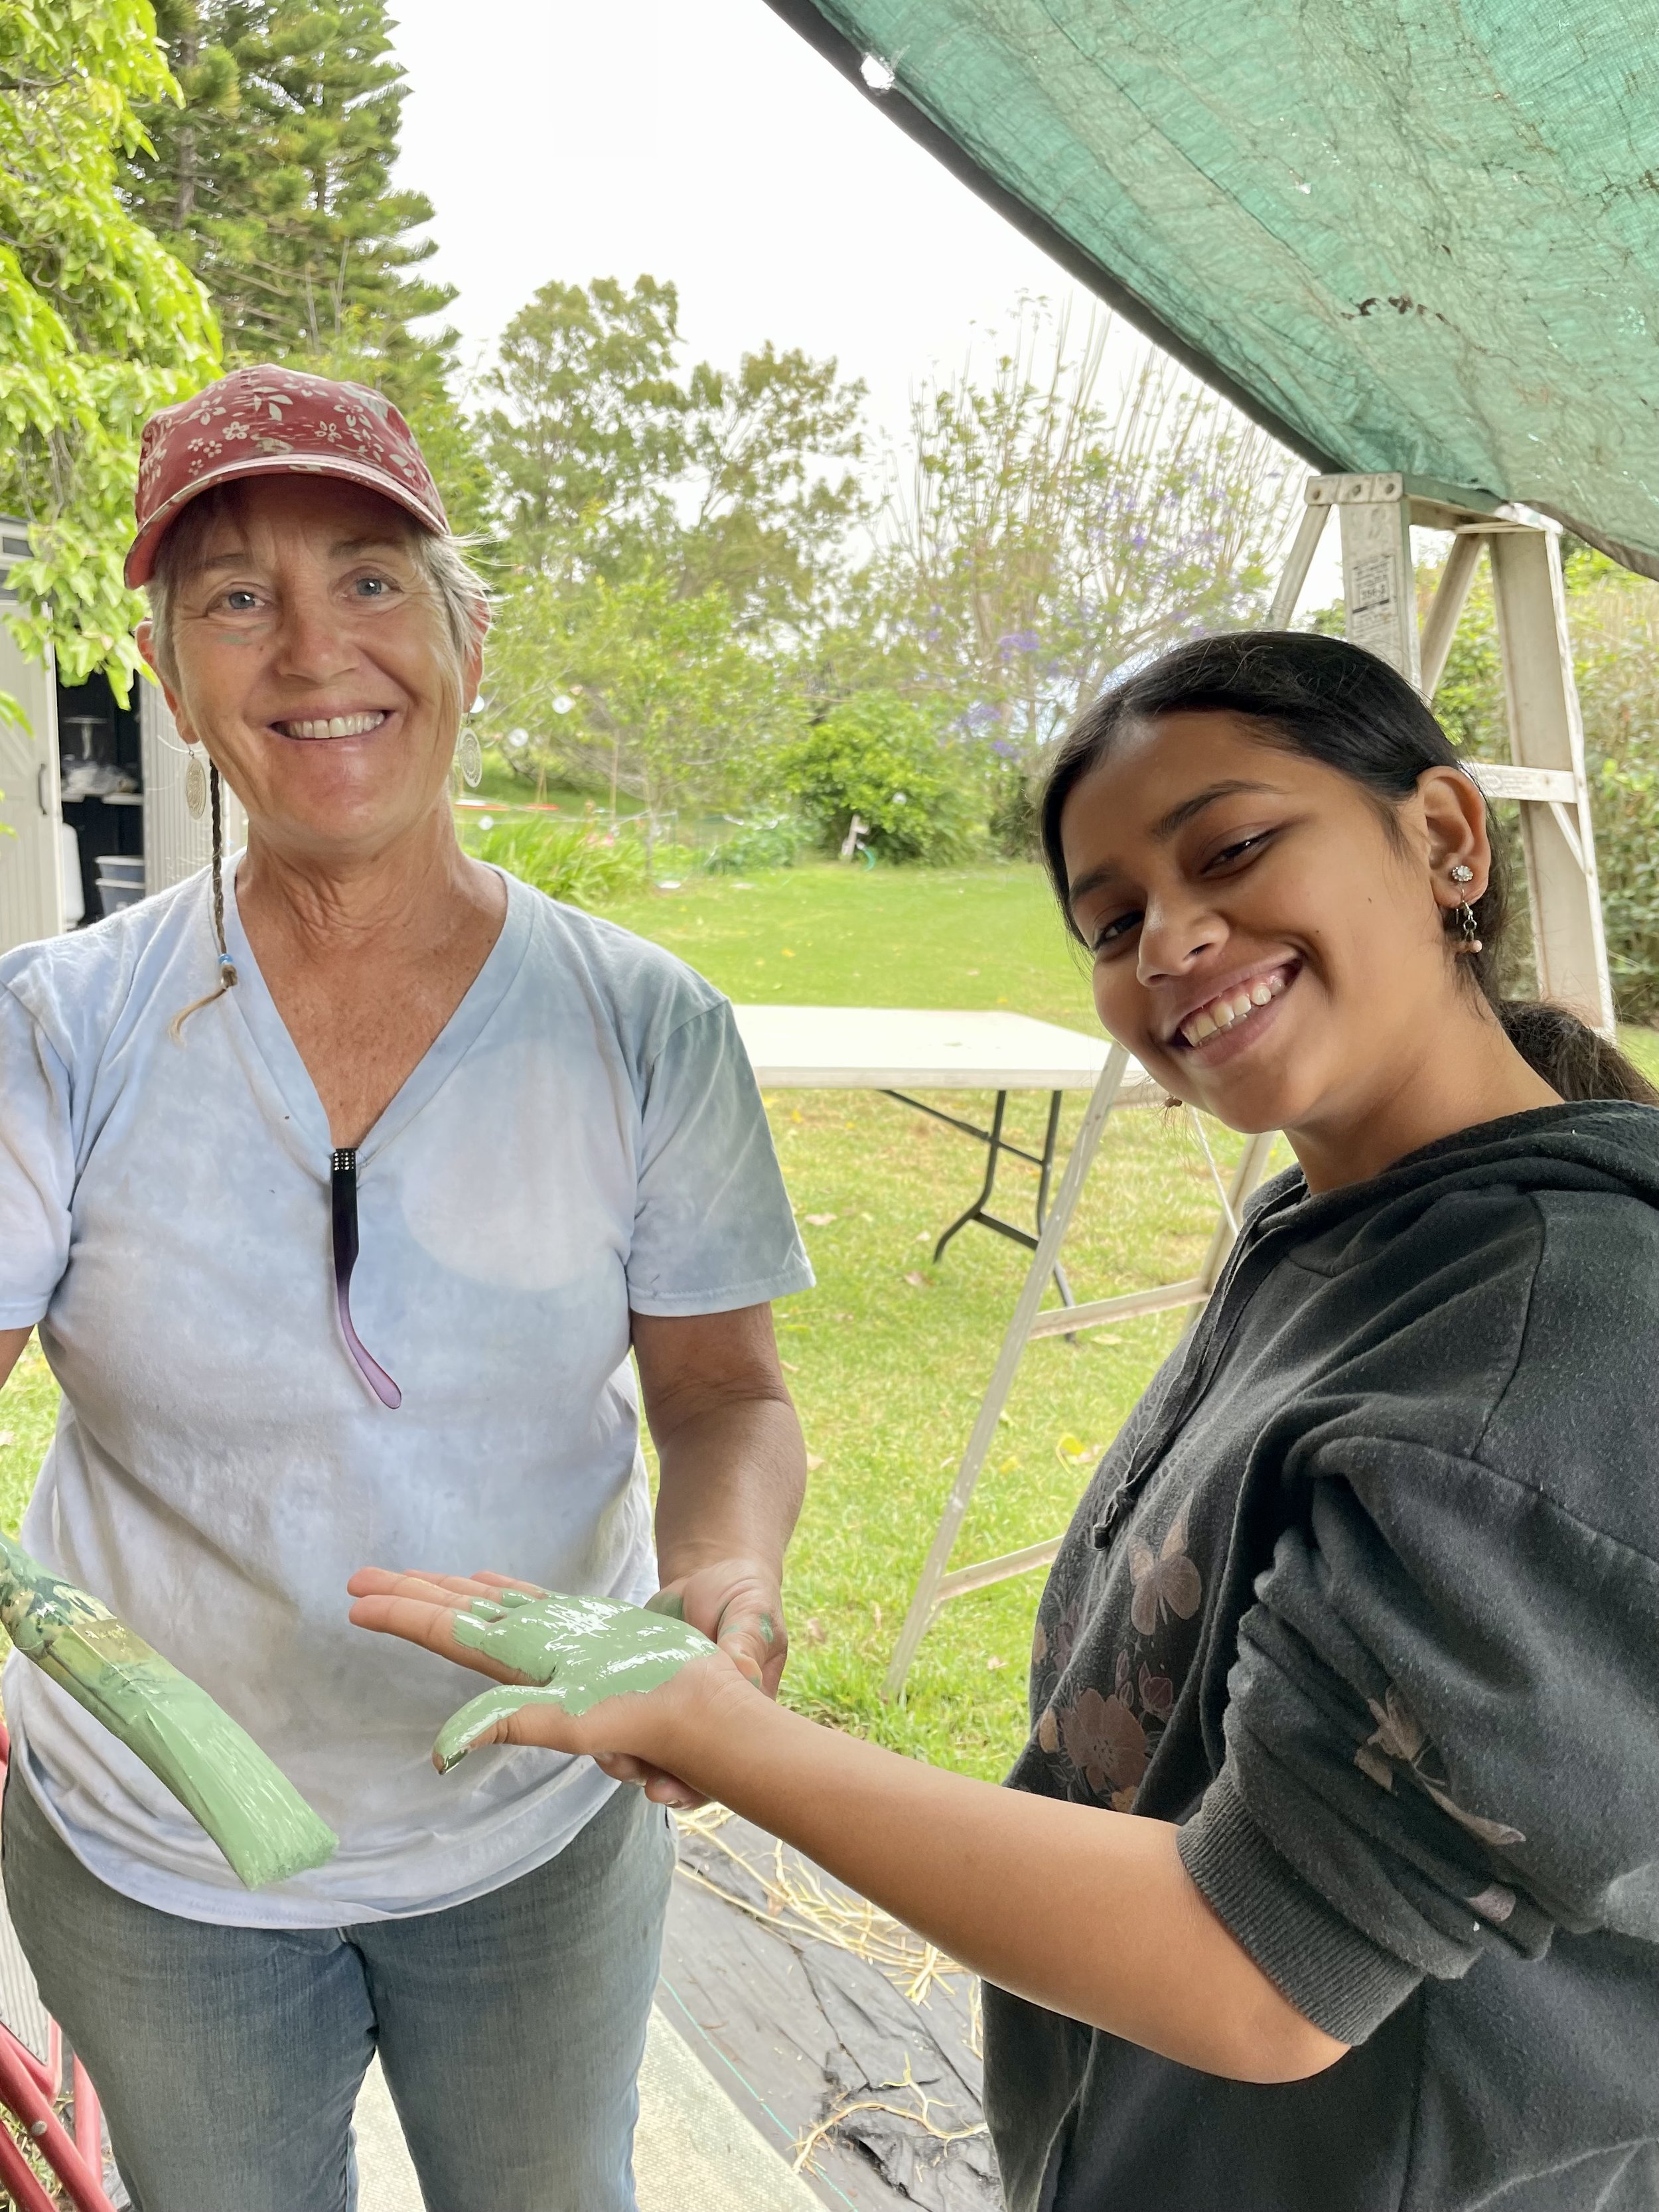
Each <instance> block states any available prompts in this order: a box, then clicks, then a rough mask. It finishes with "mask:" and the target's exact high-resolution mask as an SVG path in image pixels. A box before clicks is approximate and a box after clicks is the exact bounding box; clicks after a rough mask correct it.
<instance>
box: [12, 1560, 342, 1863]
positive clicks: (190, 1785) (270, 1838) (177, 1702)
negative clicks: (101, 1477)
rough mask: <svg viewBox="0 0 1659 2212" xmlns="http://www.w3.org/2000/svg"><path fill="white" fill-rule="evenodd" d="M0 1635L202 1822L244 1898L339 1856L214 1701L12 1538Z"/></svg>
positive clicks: (289, 1787)
mask: <svg viewBox="0 0 1659 2212" xmlns="http://www.w3.org/2000/svg"><path fill="white" fill-rule="evenodd" d="M0 1623H3V1624H4V1626H5V1627H6V1629H7V1630H8V1631H9V1634H10V1636H11V1640H12V1642H13V1643H14V1644H15V1645H16V1646H17V1649H18V1650H20V1651H21V1653H22V1654H23V1656H24V1657H25V1658H26V1659H32V1660H33V1662H34V1664H35V1665H36V1666H37V1667H38V1668H40V1671H41V1673H42V1674H49V1675H50V1676H51V1677H52V1680H53V1681H54V1682H56V1683H57V1684H58V1686H59V1688H60V1689H64V1690H67V1691H68V1692H69V1694H70V1697H72V1698H73V1699H75V1700H76V1703H77V1704H79V1705H84V1706H85V1707H86V1709H87V1711H88V1712H89V1713H90V1714H92V1716H93V1717H94V1719H95V1720H100V1721H101V1722H102V1723H103V1724H104V1726H105V1727H106V1729H108V1730H109V1732H110V1734H111V1735H114V1736H118V1737H119V1739H120V1741H122V1742H123V1743H124V1744H125V1746H126V1747H127V1748H128V1750H129V1751H131V1752H136V1753H137V1755H138V1757H139V1758H140V1759H143V1762H144V1764H145V1765H146V1766H147V1767H149V1771H150V1772H151V1773H152V1774H154V1775H155V1778H156V1779H157V1780H158V1781H160V1782H163V1783H165V1784H166V1785H167V1788H168V1789H169V1790H172V1792H173V1796H175V1797H176V1798H177V1799H178V1800H179V1803H180V1804H181V1805H182V1806H184V1807H185V1810H186V1811H187V1812H190V1813H192V1814H194V1815H195V1816H196V1818H197V1820H199V1821H200V1822H201V1824H202V1826H204V1828H205V1829H206V1830H207V1832H208V1833H209V1835H210V1836H211V1837H212V1838H213V1840H214V1842H215V1843H216V1844H218V1846H219V1848H220V1850H222V1852H223V1853H224V1855H225V1857H226V1858H227V1859H228V1860H229V1862H230V1864H231V1867H232V1869H234V1872H235V1874H236V1875H237V1878H238V1879H239V1880H240V1881H241V1882H242V1883H243V1885H244V1886H245V1887H246V1888H248V1889H260V1888H263V1887H264V1885H265V1884H266V1883H267V1882H272V1881H286V1880H287V1879H288V1877H289V1875H295V1874H299V1873H300V1872H301V1870H302V1869H304V1868H306V1867H314V1866H321V1865H322V1864H323V1863H324V1862H325V1860H326V1859H329V1858H331V1857H332V1856H333V1853H334V1850H335V1849H336V1846H337V1841H338V1838H337V1837H336V1835H335V1833H334V1831H333V1830H332V1829H331V1828H330V1827H328V1826H325V1823H324V1822H323V1821H322V1820H319V1818H318V1816H317V1814H315V1813H313V1811H312V1809H311V1808H310V1806H309V1805H307V1803H306V1802H305V1800H304V1798H303V1797H301V1795H300V1793H299V1791H298V1790H296V1789H295V1787H294V1784H292V1783H291V1782H290V1781H289V1779H288V1778H287V1776H286V1775H284V1774H283V1773H282V1772H280V1771H278V1769H277V1768H276V1767H275V1766H274V1765H272V1764H271V1762H270V1759H267V1758H266V1757H265V1754H264V1752H262V1751H261V1750H260V1748H259V1747H258V1744H257V1743H255V1742H254V1741H253V1739H252V1736H250V1735H247V1734H246V1731H245V1730H244V1729H240V1728H239V1727H238V1726H237V1724H236V1723H235V1722H234V1720H232V1718H231V1717H230V1715H229V1714H228V1712H226V1711H223V1710H222V1707H220V1706H218V1705H215V1703H214V1702H213V1699H211V1698H210V1697H209V1695H208V1693H207V1692H206V1691H205V1690H204V1689H202V1688H201V1687H200V1686H198V1685H197V1683H195V1682H192V1681H191V1679H190V1677H189V1676H188V1675H187V1674H180V1673H179V1669H178V1668H176V1667H175V1666H173V1663H172V1662H171V1661H170V1660H167V1659H164V1658H163V1657H162V1656H161V1653H160V1652H159V1651H155V1650H152V1649H151V1648H150V1646H149V1644H146V1643H144V1642H143V1638H140V1637H137V1636H135V1635H134V1634H133V1632H132V1631H131V1629H130V1628H128V1627H126V1626H125V1624H124V1623H122V1622H121V1621H118V1620H117V1619H116V1618H115V1616H114V1614H113V1613H111V1612H110V1610H109V1608H108V1607H106V1606H102V1605H100V1603H99V1602H98V1601H97V1599H96V1598H94V1597H88V1595H87V1593H86V1592H85V1590H82V1589H76V1587H75V1585H74V1583H66V1582H60V1581H59V1579H58V1577H57V1576H56V1575H54V1574H52V1573H51V1572H50V1571H48V1570H47V1569H46V1568H45V1567H43V1566H42V1565H40V1561H39V1560H38V1559H31V1558H30V1556H29V1554H28V1553H27V1552H26V1551H25V1550H24V1549H23V1547H22V1546H21V1544H14V1543H12V1542H11V1541H9V1539H8V1538H6V1537H4V1536H0Z"/></svg>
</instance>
